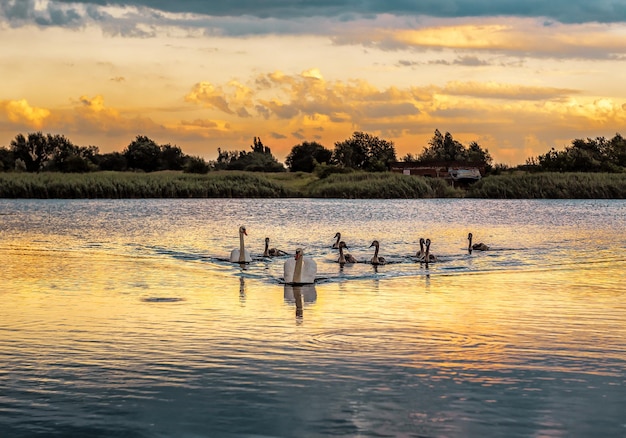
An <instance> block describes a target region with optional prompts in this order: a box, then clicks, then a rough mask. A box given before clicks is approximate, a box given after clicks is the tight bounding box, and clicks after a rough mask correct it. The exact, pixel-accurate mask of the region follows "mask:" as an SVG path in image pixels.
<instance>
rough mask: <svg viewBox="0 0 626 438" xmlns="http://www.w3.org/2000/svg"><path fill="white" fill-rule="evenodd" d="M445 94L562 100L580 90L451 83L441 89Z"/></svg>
mask: <svg viewBox="0 0 626 438" xmlns="http://www.w3.org/2000/svg"><path fill="white" fill-rule="evenodd" d="M441 92H442V93H443V94H448V95H454V96H469V97H483V98H489V99H508V100H548V99H560V98H565V97H567V96H570V95H574V94H578V93H579V91H578V90H573V89H568V88H554V87H532V86H526V85H515V84H503V83H496V82H483V83H481V82H461V81H451V82H449V83H448V84H446V86H445V87H443V88H442V89H441Z"/></svg>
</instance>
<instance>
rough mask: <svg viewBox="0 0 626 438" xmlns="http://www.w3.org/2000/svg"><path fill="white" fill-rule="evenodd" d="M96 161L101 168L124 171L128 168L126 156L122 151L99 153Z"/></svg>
mask: <svg viewBox="0 0 626 438" xmlns="http://www.w3.org/2000/svg"><path fill="white" fill-rule="evenodd" d="M96 163H97V164H98V168H99V169H100V170H114V171H118V172H121V171H124V170H126V169H128V163H127V162H126V157H125V156H124V154H122V153H121V152H110V153H107V154H102V155H97V156H96Z"/></svg>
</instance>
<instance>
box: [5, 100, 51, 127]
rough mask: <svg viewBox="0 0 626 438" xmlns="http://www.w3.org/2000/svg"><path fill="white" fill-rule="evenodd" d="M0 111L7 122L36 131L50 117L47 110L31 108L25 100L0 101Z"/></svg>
mask: <svg viewBox="0 0 626 438" xmlns="http://www.w3.org/2000/svg"><path fill="white" fill-rule="evenodd" d="M0 111H2V113H4V116H5V117H6V118H7V119H8V120H9V121H11V122H13V123H19V124H25V125H26V126H28V127H31V128H36V129H40V128H41V126H42V125H43V123H44V122H45V120H46V119H47V118H48V117H49V116H50V111H49V110H47V109H45V108H36V107H33V106H31V105H30V104H29V103H28V102H27V101H26V99H20V100H4V101H0Z"/></svg>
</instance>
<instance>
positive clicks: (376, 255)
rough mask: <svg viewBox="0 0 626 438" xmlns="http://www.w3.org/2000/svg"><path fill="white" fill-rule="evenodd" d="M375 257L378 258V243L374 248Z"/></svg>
mask: <svg viewBox="0 0 626 438" xmlns="http://www.w3.org/2000/svg"><path fill="white" fill-rule="evenodd" d="M374 258H375V259H377V258H378V245H376V246H375V249H374Z"/></svg>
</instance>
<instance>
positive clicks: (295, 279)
mask: <svg viewBox="0 0 626 438" xmlns="http://www.w3.org/2000/svg"><path fill="white" fill-rule="evenodd" d="M247 235H248V232H247V231H246V227H244V226H241V227H239V248H235V249H233V250H232V251H231V252H230V261H231V262H233V263H250V262H251V261H252V257H251V256H250V252H249V251H248V250H247V249H246V247H245V243H244V236H247ZM269 245H270V238H269V237H266V238H265V251H264V252H263V257H277V256H282V255H287V253H286V252H285V251H282V250H279V249H277V248H270V247H269ZM316 274H317V264H316V263H315V260H313V259H312V258H310V257H304V250H303V249H302V248H297V249H296V255H295V257H294V258H293V259H288V260H286V261H285V266H284V276H285V283H287V284H309V283H314V282H315V275H316Z"/></svg>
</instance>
